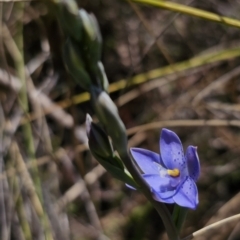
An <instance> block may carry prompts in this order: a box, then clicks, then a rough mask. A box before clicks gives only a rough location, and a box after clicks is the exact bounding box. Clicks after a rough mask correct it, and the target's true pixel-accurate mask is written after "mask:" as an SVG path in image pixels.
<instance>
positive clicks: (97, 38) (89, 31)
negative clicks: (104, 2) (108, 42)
mask: <svg viewBox="0 0 240 240" xmlns="http://www.w3.org/2000/svg"><path fill="white" fill-rule="evenodd" d="M79 16H80V18H81V20H82V24H83V31H84V32H85V34H84V36H83V43H84V47H83V50H84V52H85V54H84V56H85V57H86V59H87V61H88V64H92V63H93V64H96V63H97V62H98V61H99V60H100V58H101V50H102V36H101V33H100V29H99V26H98V22H97V20H96V18H95V16H94V15H93V14H88V13H87V12H86V11H85V10H84V9H81V10H79Z"/></svg>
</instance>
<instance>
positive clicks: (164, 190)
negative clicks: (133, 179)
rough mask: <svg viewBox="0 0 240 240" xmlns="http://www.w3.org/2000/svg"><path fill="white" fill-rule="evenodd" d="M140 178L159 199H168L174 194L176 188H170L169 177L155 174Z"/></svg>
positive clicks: (144, 175)
mask: <svg viewBox="0 0 240 240" xmlns="http://www.w3.org/2000/svg"><path fill="white" fill-rule="evenodd" d="M142 177H143V178H144V180H145V181H146V182H147V183H148V185H149V186H150V187H151V189H152V190H153V191H154V192H156V193H157V195H158V197H159V198H161V199H167V198H170V197H172V196H173V195H174V194H175V192H176V186H172V182H171V177H160V175H157V174H143V175H142Z"/></svg>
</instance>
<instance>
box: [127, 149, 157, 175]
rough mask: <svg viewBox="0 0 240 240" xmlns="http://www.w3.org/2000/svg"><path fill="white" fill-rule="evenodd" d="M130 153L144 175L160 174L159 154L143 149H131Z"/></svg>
mask: <svg viewBox="0 0 240 240" xmlns="http://www.w3.org/2000/svg"><path fill="white" fill-rule="evenodd" d="M130 151H131V154H132V156H133V158H134V160H135V161H136V163H137V164H138V166H139V167H140V168H141V170H142V171H143V172H144V173H149V174H159V169H158V164H160V163H161V161H160V156H159V154H157V153H155V152H152V151H149V150H145V149H142V148H131V149H130Z"/></svg>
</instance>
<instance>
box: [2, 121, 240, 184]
mask: <svg viewBox="0 0 240 240" xmlns="http://www.w3.org/2000/svg"><path fill="white" fill-rule="evenodd" d="M206 126H209V127H227V126H235V127H240V120H219V119H214V120H206V119H198V120H190V119H187V120H166V121H158V122H153V123H148V124H143V125H140V126H136V127H133V128H129V129H127V134H128V135H132V134H136V133H138V132H144V131H148V130H153V129H159V128H161V127H206ZM85 150H88V147H87V146H86V145H85V144H80V145H78V146H77V148H76V151H77V152H82V151H85ZM61 154H65V153H63V149H59V150H58V151H56V152H55V153H54V154H53V155H52V156H44V157H41V158H38V159H37V161H36V162H28V163H27V164H26V166H27V168H28V169H29V168H33V167H36V166H41V165H44V164H47V163H48V162H49V161H52V160H54V159H55V158H59V156H58V155H61ZM54 156H55V157H54ZM17 172H19V170H16V169H14V168H12V169H9V170H7V171H5V172H4V173H2V174H0V181H1V180H2V179H5V178H6V176H9V177H12V176H14V175H15V174H16V173H17ZM90 173H91V172H90ZM86 176H87V175H86ZM90 184H91V183H90Z"/></svg>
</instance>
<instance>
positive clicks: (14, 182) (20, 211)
mask: <svg viewBox="0 0 240 240" xmlns="http://www.w3.org/2000/svg"><path fill="white" fill-rule="evenodd" d="M9 152H10V159H9V161H8V162H7V167H10V166H11V165H14V164H15V163H14V160H15V156H16V155H15V154H16V152H15V150H14V149H12V148H11V147H10V151H9ZM8 182H9V185H10V186H11V187H12V191H11V192H12V198H13V199H11V200H9V201H11V202H13V203H15V204H14V208H15V210H16V212H17V217H18V221H19V225H20V226H21V230H22V233H23V235H24V239H25V240H31V239H32V233H31V228H30V226H29V222H28V220H27V216H26V212H25V209H24V202H23V198H22V194H20V192H21V190H20V186H19V185H20V184H19V181H18V179H17V177H16V175H14V176H13V177H12V178H10V177H8Z"/></svg>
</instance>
